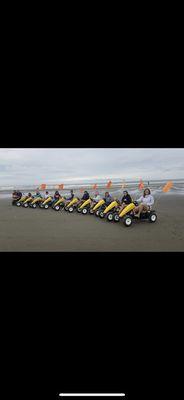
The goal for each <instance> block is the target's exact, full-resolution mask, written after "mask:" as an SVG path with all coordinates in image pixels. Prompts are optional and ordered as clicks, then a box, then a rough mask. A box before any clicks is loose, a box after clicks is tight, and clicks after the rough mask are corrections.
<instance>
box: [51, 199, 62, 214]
mask: <svg viewBox="0 0 184 400" xmlns="http://www.w3.org/2000/svg"><path fill="white" fill-rule="evenodd" d="M64 206H65V199H64V197H61V198H60V199H59V200H56V201H55V202H54V203H53V204H52V208H53V210H55V211H59V210H63V208H64Z"/></svg>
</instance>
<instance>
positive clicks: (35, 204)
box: [29, 197, 44, 209]
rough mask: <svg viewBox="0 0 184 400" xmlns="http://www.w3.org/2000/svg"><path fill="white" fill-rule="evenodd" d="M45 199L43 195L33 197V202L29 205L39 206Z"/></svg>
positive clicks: (32, 206)
mask: <svg viewBox="0 0 184 400" xmlns="http://www.w3.org/2000/svg"><path fill="white" fill-rule="evenodd" d="M43 201H44V199H43V197H36V198H34V199H33V201H32V202H31V203H29V207H31V208H34V209H35V208H37V207H38V206H39V205H40V203H42V202H43Z"/></svg>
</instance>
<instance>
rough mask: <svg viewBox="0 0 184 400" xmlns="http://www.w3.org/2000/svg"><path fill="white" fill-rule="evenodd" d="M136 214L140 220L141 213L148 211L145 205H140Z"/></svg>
mask: <svg viewBox="0 0 184 400" xmlns="http://www.w3.org/2000/svg"><path fill="white" fill-rule="evenodd" d="M138 209H139V210H138V213H137V217H138V218H140V215H141V213H142V212H143V211H144V212H146V211H148V206H147V205H146V204H140V205H139V207H138Z"/></svg>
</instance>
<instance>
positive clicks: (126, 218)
mask: <svg viewBox="0 0 184 400" xmlns="http://www.w3.org/2000/svg"><path fill="white" fill-rule="evenodd" d="M137 205H138V204H137V202H134V203H130V204H128V206H126V207H125V208H124V209H123V210H122V211H120V213H115V214H114V221H115V222H119V221H120V220H123V223H124V225H125V226H126V227H129V226H131V225H132V222H133V220H137V221H145V220H147V221H149V222H152V223H154V222H156V220H157V214H156V212H155V210H148V211H146V212H142V213H141V215H140V218H137V217H136V215H135V214H134V212H133V210H134V208H135V207H136V206H137Z"/></svg>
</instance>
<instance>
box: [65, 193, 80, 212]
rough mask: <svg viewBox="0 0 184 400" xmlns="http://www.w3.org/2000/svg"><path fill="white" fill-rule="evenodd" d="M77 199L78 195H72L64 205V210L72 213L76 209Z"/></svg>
mask: <svg viewBox="0 0 184 400" xmlns="http://www.w3.org/2000/svg"><path fill="white" fill-rule="evenodd" d="M79 200H80V199H78V197H74V198H73V199H72V200H71V201H69V202H68V203H67V204H66V205H65V206H64V209H65V211H69V213H72V212H73V211H74V210H75V209H76V207H77V203H78V202H79Z"/></svg>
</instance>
